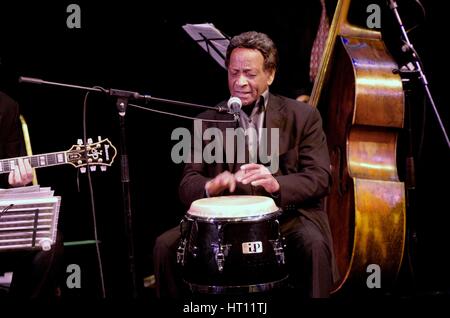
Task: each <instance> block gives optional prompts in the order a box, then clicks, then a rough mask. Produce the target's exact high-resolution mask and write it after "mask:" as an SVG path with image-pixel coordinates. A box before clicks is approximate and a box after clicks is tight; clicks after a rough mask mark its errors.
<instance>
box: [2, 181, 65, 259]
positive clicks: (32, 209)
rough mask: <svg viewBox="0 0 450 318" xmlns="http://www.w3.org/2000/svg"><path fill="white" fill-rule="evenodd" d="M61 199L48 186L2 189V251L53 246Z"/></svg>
mask: <svg viewBox="0 0 450 318" xmlns="http://www.w3.org/2000/svg"><path fill="white" fill-rule="evenodd" d="M60 205H61V197H59V196H54V191H53V190H51V188H48V187H42V188H41V187H40V186H39V185H36V186H29V187H19V188H10V189H0V252H1V251H3V250H21V249H43V250H49V249H50V248H51V245H52V244H54V242H55V240H56V234H57V225H58V217H59V209H60Z"/></svg>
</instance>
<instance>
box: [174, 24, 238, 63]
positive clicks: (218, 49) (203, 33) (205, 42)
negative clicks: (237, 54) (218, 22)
mask: <svg viewBox="0 0 450 318" xmlns="http://www.w3.org/2000/svg"><path fill="white" fill-rule="evenodd" d="M183 29H184V30H185V31H186V32H187V33H188V34H189V35H190V36H191V38H192V39H194V40H195V41H196V42H197V43H198V44H199V45H200V46H201V47H202V48H203V49H204V50H205V51H206V52H208V54H209V55H211V56H212V57H213V59H214V60H216V62H217V63H219V64H220V65H221V66H222V67H223V68H225V69H226V66H225V57H226V53H227V47H228V45H229V44H230V38H229V37H228V36H227V35H224V34H223V33H222V32H220V31H219V30H218V29H217V28H216V27H215V26H214V24H212V23H201V24H185V25H183Z"/></svg>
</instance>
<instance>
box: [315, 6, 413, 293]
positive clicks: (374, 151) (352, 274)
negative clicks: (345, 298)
mask: <svg viewBox="0 0 450 318" xmlns="http://www.w3.org/2000/svg"><path fill="white" fill-rule="evenodd" d="M349 5H350V1H349V0H340V1H338V4H337V7H336V11H335V16H334V19H333V23H332V26H331V28H330V34H329V38H328V40H327V44H326V48H325V53H324V56H323V59H322V63H321V68H320V71H319V74H318V77H317V79H316V82H315V85H314V88H313V92H312V95H311V99H310V101H311V104H312V105H314V106H317V107H318V108H319V110H320V111H321V113H322V117H323V120H324V129H325V132H326V134H327V141H328V147H329V153H330V159H331V170H332V177H333V183H332V189H331V193H330V195H329V196H328V197H327V200H326V209H327V213H328V217H329V220H330V226H331V231H332V235H333V244H334V252H335V256H336V261H337V265H338V268H339V271H340V274H341V277H340V279H339V281H338V282H336V285H335V291H337V290H339V289H340V288H341V287H342V286H344V284H346V283H351V284H353V285H355V284H356V285H359V286H360V287H365V288H367V286H366V279H367V277H368V275H369V274H370V272H369V273H368V272H367V271H368V268H369V265H371V264H375V265H378V266H379V269H380V271H381V277H382V282H381V283H382V287H387V286H388V285H390V284H391V283H392V282H393V281H394V280H395V278H396V276H397V274H398V272H399V269H400V266H401V262H402V258H403V251H404V241H405V231H406V220H405V191H404V184H403V182H400V180H399V177H398V173H397V158H396V153H397V136H398V133H399V131H400V129H401V128H402V127H403V120H404V92H403V88H402V82H401V79H400V77H399V76H398V75H396V74H393V72H392V70H393V69H396V68H397V65H396V63H395V62H394V61H393V59H392V57H391V56H390V54H389V53H388V51H387V49H386V47H385V45H384V43H383V41H382V39H381V34H380V33H379V32H375V31H371V30H366V29H362V28H358V27H355V26H352V25H350V24H348V22H347V19H346V16H347V13H348V9H349Z"/></svg>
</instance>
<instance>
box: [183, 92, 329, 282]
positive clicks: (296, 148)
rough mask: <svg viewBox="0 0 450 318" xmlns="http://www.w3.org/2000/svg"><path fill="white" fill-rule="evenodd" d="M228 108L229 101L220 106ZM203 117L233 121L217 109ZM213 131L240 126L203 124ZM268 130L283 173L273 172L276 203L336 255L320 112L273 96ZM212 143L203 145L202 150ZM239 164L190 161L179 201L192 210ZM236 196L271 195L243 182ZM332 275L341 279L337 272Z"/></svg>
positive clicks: (324, 138)
mask: <svg viewBox="0 0 450 318" xmlns="http://www.w3.org/2000/svg"><path fill="white" fill-rule="evenodd" d="M225 105H226V103H225V102H223V103H221V104H219V106H225ZM199 117H200V118H202V119H215V120H231V119H233V118H232V116H231V115H229V114H223V113H219V112H216V111H206V112H204V113H202V114H200V116H199ZM211 127H216V128H219V129H220V130H221V131H222V132H223V135H224V136H225V129H226V128H236V127H237V126H236V124H235V123H212V122H203V131H204V130H205V129H207V128H211ZM265 127H266V128H268V129H269V132H270V128H279V170H278V171H277V172H276V173H275V174H274V176H275V178H276V179H277V181H278V183H279V184H280V196H279V198H277V199H276V200H275V201H276V203H277V205H278V206H279V207H281V208H282V209H283V210H284V211H285V213H288V211H292V210H297V211H299V212H300V213H301V214H302V215H304V216H305V217H307V218H309V219H310V220H311V221H313V222H314V223H315V224H316V225H317V226H318V227H319V229H320V230H321V231H322V233H323V234H324V236H325V238H326V240H327V241H328V244H329V247H330V251H331V253H332V254H333V246H332V239H331V231H330V227H329V223H328V217H327V215H326V213H325V212H324V210H323V204H322V201H323V198H324V197H325V196H326V195H327V194H328V191H329V187H330V182H331V174H330V159H329V155H328V148H327V143H326V137H325V134H324V132H323V130H322V120H321V117H320V114H319V112H318V110H317V109H316V108H313V107H311V106H310V105H307V104H305V103H301V102H298V101H296V100H293V99H289V98H286V97H282V96H278V95H274V94H269V101H268V104H267V109H266V114H265ZM208 142H209V141H208V140H207V141H203V149H204V147H205V145H206V144H208ZM224 144H226V141H225V142H224ZM192 151H194V150H192ZM269 153H270V152H269ZM240 165H241V164H237V163H227V162H224V163H211V164H206V163H205V162H204V161H203V160H202V162H201V163H187V164H186V166H185V168H184V171H183V177H182V180H181V184H180V188H179V193H180V199H181V201H182V202H183V203H184V204H185V205H186V207H189V206H190V204H191V203H192V202H193V201H194V200H197V199H200V198H203V197H205V190H204V188H205V184H206V182H207V181H208V180H211V179H212V178H214V177H215V176H217V175H218V174H219V173H221V172H223V171H225V170H228V171H230V172H232V173H234V172H236V171H238V170H239V167H240ZM224 194H227V193H224ZM233 194H253V195H266V196H270V194H268V193H266V192H265V191H264V189H263V188H262V187H257V188H255V187H252V186H251V185H242V184H238V185H237V189H236V190H235V192H234V193H233ZM334 269H336V268H334ZM334 276H335V278H336V277H337V272H335V273H334Z"/></svg>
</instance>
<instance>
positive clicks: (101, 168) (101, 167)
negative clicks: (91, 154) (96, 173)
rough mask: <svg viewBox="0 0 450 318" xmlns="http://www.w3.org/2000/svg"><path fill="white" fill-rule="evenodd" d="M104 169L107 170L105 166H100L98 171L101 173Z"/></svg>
mask: <svg viewBox="0 0 450 318" xmlns="http://www.w3.org/2000/svg"><path fill="white" fill-rule="evenodd" d="M106 168H108V167H107V166H100V170H101V171H102V172H105V171H106Z"/></svg>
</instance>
